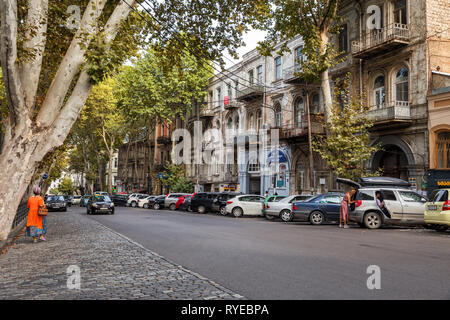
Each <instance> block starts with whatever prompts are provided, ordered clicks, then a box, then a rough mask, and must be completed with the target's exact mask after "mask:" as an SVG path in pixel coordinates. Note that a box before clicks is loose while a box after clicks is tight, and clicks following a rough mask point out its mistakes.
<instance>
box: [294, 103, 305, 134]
mask: <svg viewBox="0 0 450 320" xmlns="http://www.w3.org/2000/svg"><path fill="white" fill-rule="evenodd" d="M304 112H305V102H304V100H303V98H302V97H300V98H298V99H297V102H296V103H295V126H296V127H297V128H301V127H302V118H303V114H304Z"/></svg>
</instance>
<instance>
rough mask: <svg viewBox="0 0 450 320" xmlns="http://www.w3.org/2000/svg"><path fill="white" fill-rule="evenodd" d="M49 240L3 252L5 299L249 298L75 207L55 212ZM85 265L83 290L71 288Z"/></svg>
mask: <svg viewBox="0 0 450 320" xmlns="http://www.w3.org/2000/svg"><path fill="white" fill-rule="evenodd" d="M47 219H48V220H47V221H48V229H49V231H48V235H47V238H48V241H47V242H39V243H37V244H33V243H32V242H31V240H30V239H29V238H26V237H24V236H23V237H21V238H20V239H19V240H18V241H16V245H14V246H13V247H11V248H10V249H9V250H8V252H7V253H6V254H4V255H0V288H1V290H0V299H243V297H242V296H240V295H238V294H235V293H234V292H231V291H230V290H228V289H226V288H223V287H222V286H220V285H218V284H216V283H214V282H213V281H211V280H208V279H206V278H204V277H202V276H200V275H198V274H196V273H194V272H192V271H189V270H187V269H185V268H183V267H181V266H179V265H176V264H174V263H172V262H169V261H167V260H166V259H165V258H163V257H161V256H159V255H158V254H155V253H153V252H151V251H149V250H147V249H145V248H143V247H141V246H140V245H138V244H136V243H134V242H132V241H130V240H128V239H127V238H125V237H123V236H121V235H119V234H117V233H115V232H114V231H112V230H110V229H108V228H106V227H104V226H103V225H101V224H100V223H98V222H96V221H94V220H92V219H90V218H88V217H86V216H83V215H81V214H77V213H74V212H55V213H52V212H51V213H49V216H48V218H47ZM71 265H77V266H79V268H80V270H81V289H79V290H77V289H68V288H67V279H68V274H67V273H66V272H67V268H68V267H69V266H71Z"/></svg>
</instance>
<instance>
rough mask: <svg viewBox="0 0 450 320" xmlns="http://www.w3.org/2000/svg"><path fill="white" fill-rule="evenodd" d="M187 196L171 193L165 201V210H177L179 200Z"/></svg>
mask: <svg viewBox="0 0 450 320" xmlns="http://www.w3.org/2000/svg"><path fill="white" fill-rule="evenodd" d="M184 195H186V193H169V194H168V195H166V198H165V199H164V208H169V209H170V210H175V209H176V208H177V201H178V198H179V197H181V196H184Z"/></svg>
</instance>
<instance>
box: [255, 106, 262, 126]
mask: <svg viewBox="0 0 450 320" xmlns="http://www.w3.org/2000/svg"><path fill="white" fill-rule="evenodd" d="M261 125H262V114H261V110H259V111H258V112H257V113H256V130H260V129H261Z"/></svg>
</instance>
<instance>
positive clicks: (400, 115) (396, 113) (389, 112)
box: [367, 101, 412, 123]
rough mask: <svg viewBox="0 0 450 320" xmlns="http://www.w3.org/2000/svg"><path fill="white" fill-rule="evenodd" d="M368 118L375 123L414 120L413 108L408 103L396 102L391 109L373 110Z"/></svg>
mask: <svg viewBox="0 0 450 320" xmlns="http://www.w3.org/2000/svg"><path fill="white" fill-rule="evenodd" d="M367 117H368V118H369V119H370V120H372V121H374V122H375V123H378V122H385V121H392V120H402V121H405V120H412V118H411V108H410V106H409V102H407V101H395V102H394V104H393V105H392V106H390V107H387V108H380V109H376V110H371V111H369V113H368V114H367Z"/></svg>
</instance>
